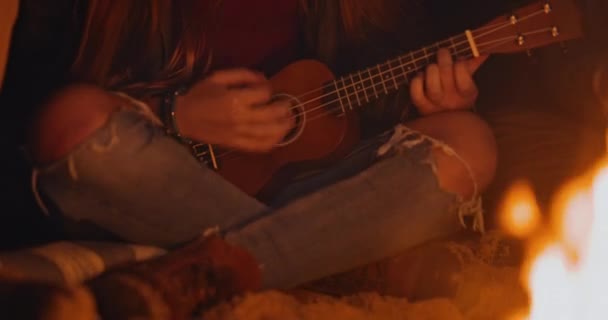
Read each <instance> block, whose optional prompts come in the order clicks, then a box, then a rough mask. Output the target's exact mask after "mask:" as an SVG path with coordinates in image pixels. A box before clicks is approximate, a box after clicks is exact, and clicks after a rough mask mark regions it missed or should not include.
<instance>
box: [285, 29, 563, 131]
mask: <svg viewBox="0 0 608 320" xmlns="http://www.w3.org/2000/svg"><path fill="white" fill-rule="evenodd" d="M548 31H551V28H544V29H538V30H534V31H530V32H527V33H525V34H522V36H528V35H534V34H537V33H543V32H548ZM515 39H517V37H516V36H508V37H503V38H500V39H494V40H490V41H487V42H483V43H480V44H477V48H478V49H479V50H482V48H481V47H483V46H488V45H494V46H490V47H486V48H483V50H486V51H487V50H489V49H491V48H495V47H498V46H500V45H503V44H505V43H507V42H509V41H512V40H515ZM469 51H470V50H469V48H468V47H467V48H465V49H463V50H461V51H459V52H456V55H458V54H461V53H468V56H467V57H466V58H471V56H470V55H471V53H470V52H469ZM427 58H428V57H422V58H419V59H417V60H415V61H421V60H426V59H427ZM422 67H423V66H416V69H414V70H411V71H409V72H406V73H404V74H403V75H402V76H404V77H406V78H407V76H408V73H413V72H414V71H417V70H419V69H422ZM396 69H401V66H395V67H392V68H390V69H387V70H385V71H383V72H382V73H381V74H380V75H378V76H379V77H380V79H381V80H382V81H381V82H380V83H378V84H375V85H372V88H373V89H374V90H375V88H376V87H378V86H382V87H386V89H385V90H383V91H385V93H387V92H386V91H388V88H389V87H392V86H391V85H390V84H389V82H392V81H395V80H394V78H396V77H395V76H393V77H391V78H389V79H386V78H384V75H387V74H390V75H392V73H393V71H394V70H396ZM387 84H389V85H387ZM351 88H352V89H355V90H353V91H352V92H349V91H348V89H351ZM343 90H344V91H345V92H346V95H344V96H341V95H340V94H339V93H337V92H332V93H330V94H325V95H322V96H320V97H317V98H315V99H311V100H308V101H305V102H302V103H300V104H297V105H295V106H294V107H292V108H291V110H295V109H298V108H301V107H303V106H306V105H307V104H310V103H312V102H316V101H318V100H321V99H322V98H325V97H328V96H331V95H333V94H337V95H338V97H337V99H335V100H332V101H329V102H326V103H323V104H321V105H319V106H317V107H314V108H312V109H310V110H306V111H304V112H302V113H300V114H297V115H294V116H292V117H291V118H290V120H294V119H296V118H298V117H300V116H301V115H306V114H309V113H312V112H315V111H317V110H320V109H326V107H327V106H329V105H332V104H335V103H336V102H339V103H342V101H343V100H344V98H347V99H348V100H350V98H351V97H353V96H354V98H353V100H355V99H357V100H358V98H357V97H358V94H359V93H361V92H364V91H365V90H369V88H364V89H362V90H358V89H357V84H356V83H352V84H349V85H348V86H345V87H344V89H343ZM365 92H366V91H365ZM351 105H352V104H351ZM338 109H342V108H341V107H340V108H338ZM351 109H352V108H351Z"/></svg>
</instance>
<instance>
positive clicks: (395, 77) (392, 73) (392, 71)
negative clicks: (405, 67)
mask: <svg viewBox="0 0 608 320" xmlns="http://www.w3.org/2000/svg"><path fill="white" fill-rule="evenodd" d="M392 61H393V60H389V61H388V62H387V64H388V70H390V72H389V73H390V75H391V78H392V79H393V85H394V86H395V90H398V89H399V84H397V76H396V75H395V69H396V68H393V66H392Z"/></svg>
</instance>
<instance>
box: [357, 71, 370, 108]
mask: <svg viewBox="0 0 608 320" xmlns="http://www.w3.org/2000/svg"><path fill="white" fill-rule="evenodd" d="M357 76H359V83H360V84H361V87H363V94H364V96H365V101H366V102H367V103H369V96H368V95H367V87H366V86H365V83H364V82H363V77H362V76H361V71H358V72H357Z"/></svg>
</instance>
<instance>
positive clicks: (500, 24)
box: [292, 9, 545, 109]
mask: <svg viewBox="0 0 608 320" xmlns="http://www.w3.org/2000/svg"><path fill="white" fill-rule="evenodd" d="M543 13H545V10H544V9H541V10H538V11H535V12H532V13H530V14H528V15H526V16H523V17H521V18H519V19H518V22H517V23H520V22H523V21H526V20H528V19H531V18H533V17H535V16H537V15H539V14H543ZM512 25H513V23H512V22H510V21H507V22H496V23H494V24H491V25H487V26H484V27H481V28H478V29H476V30H473V31H472V37H473V39H478V38H481V37H483V36H487V35H489V34H492V33H495V32H497V31H500V30H502V29H503V28H506V27H509V26H512ZM486 29H488V30H487V31H486ZM477 33H479V34H477ZM460 37H462V38H464V39H463V40H462V41H459V42H456V43H453V44H451V46H454V49H455V50H458V48H457V47H458V46H460V45H463V44H466V45H468V44H469V40H468V39H467V37H466V35H460V36H455V37H452V38H450V39H448V40H442V41H439V42H438V43H436V44H434V45H439V44H441V43H442V42H446V41H450V40H453V39H454V38H460ZM432 46H433V45H430V46H429V47H432ZM478 46H479V44H478ZM467 48H468V46H467ZM418 51H420V50H418ZM412 53H413V52H412ZM423 59H427V60H428V56H427V55H425V56H423V57H420V58H418V59H416V60H415V61H411V62H409V63H407V64H410V63H412V62H417V61H420V60H423ZM393 62H397V63H400V62H399V57H397V58H393V59H391V60H388V61H387V62H385V64H387V65H389V66H390V65H392V64H393ZM401 66H402V64H401ZM401 66H399V67H401ZM399 67H397V68H399ZM371 68H373V67H369V68H367V69H365V70H369V69H371ZM391 70H394V69H391ZM383 73H385V72H383ZM378 76H380V75H375V76H373V77H371V78H370V80H371V79H374V78H376V77H378ZM372 81H373V80H372ZM334 82H335V81H332V83H329V84H327V85H325V86H322V87H320V88H316V89H313V90H311V91H308V92H305V93H303V94H301V95H299V96H297V97H295V98H296V99H297V100H300V99H301V98H303V97H305V96H307V95H310V94H312V93H316V92H318V91H324V90H326V89H329V88H330V87H332V86H335V83H334ZM343 89H344V88H343ZM338 91H339V90H336V91H335V92H330V93H328V94H326V95H325V96H327V95H331V94H337V93H338ZM323 97H324V96H320V97H317V99H319V98H323ZM312 101H313V100H309V101H306V102H304V103H302V104H300V105H298V106H294V107H293V108H292V109H295V108H298V107H300V106H301V105H305V104H307V103H309V102H312Z"/></svg>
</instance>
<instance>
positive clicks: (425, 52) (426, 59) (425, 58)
mask: <svg viewBox="0 0 608 320" xmlns="http://www.w3.org/2000/svg"><path fill="white" fill-rule="evenodd" d="M422 54H424V56H423V58H424V60H425V61H426V65H429V64H430V63H431V61H430V60H429V54H428V53H427V51H426V47H422Z"/></svg>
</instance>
